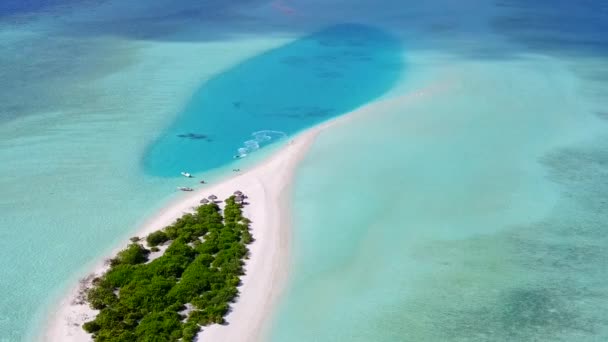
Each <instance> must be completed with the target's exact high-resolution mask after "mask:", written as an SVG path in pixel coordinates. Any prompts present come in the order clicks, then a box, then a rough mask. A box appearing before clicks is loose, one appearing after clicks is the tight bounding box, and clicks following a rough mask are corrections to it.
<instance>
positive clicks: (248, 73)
mask: <svg viewBox="0 0 608 342" xmlns="http://www.w3.org/2000/svg"><path fill="white" fill-rule="evenodd" d="M401 55H402V47H401V45H400V43H399V42H398V41H397V40H396V39H395V38H393V37H392V36H391V35H390V34H388V33H386V32H383V31H381V30H378V29H376V28H372V27H368V26H363V25H357V24H343V25H337V26H332V27H330V28H327V29H325V30H322V31H320V32H317V33H314V34H311V35H309V36H305V37H303V38H301V39H298V40H296V41H294V42H291V43H289V44H286V45H284V46H282V47H279V48H276V49H274V50H271V51H268V52H266V53H263V54H261V55H258V56H255V57H253V58H251V59H249V60H246V61H245V62H243V63H241V64H239V65H237V66H235V67H233V68H232V69H230V70H227V71H225V72H223V73H221V74H219V75H218V76H217V77H215V78H213V79H211V80H209V81H208V82H206V83H205V84H203V85H202V87H201V88H200V89H199V90H198V91H197V92H196V94H195V96H194V97H193V98H192V100H191V102H190V103H189V104H187V105H186V106H185V108H184V110H183V111H182V112H181V113H180V114H179V115H178V117H177V118H176V120H175V122H173V124H172V125H171V126H170V127H169V128H168V129H167V130H166V131H165V132H164V133H163V134H162V135H161V136H160V137H159V138H158V139H157V140H156V141H155V142H153V143H152V144H151V145H150V146H149V148H148V149H147V151H146V153H145V154H144V157H143V168H144V170H145V172H147V173H149V174H152V175H156V176H163V177H173V176H176V175H179V173H180V171H184V170H188V171H190V172H200V171H206V170H210V169H213V168H217V167H220V166H222V165H226V164H227V163H229V162H231V161H232V160H233V159H234V157H235V156H245V155H247V154H250V153H252V152H255V150H256V149H258V148H259V147H263V146H264V145H267V144H269V143H273V142H275V141H277V140H279V139H281V138H284V137H286V136H288V135H291V134H294V133H296V132H298V131H301V130H303V129H305V128H308V127H311V126H313V125H315V124H317V123H319V122H322V121H325V120H327V119H330V118H332V117H335V116H337V115H340V114H344V113H346V112H349V111H352V110H353V109H355V108H357V107H359V106H361V105H364V104H365V103H367V102H369V101H371V100H373V99H376V98H378V97H379V96H381V95H382V94H384V93H385V92H386V91H387V90H389V89H390V88H391V87H392V86H393V85H394V83H395V82H396V81H397V79H398V78H399V77H400V74H401V72H402V69H403V64H402V56H401ZM201 58H204V56H201ZM193 137H194V138H193ZM196 137H204V138H201V139H197V138H196Z"/></svg>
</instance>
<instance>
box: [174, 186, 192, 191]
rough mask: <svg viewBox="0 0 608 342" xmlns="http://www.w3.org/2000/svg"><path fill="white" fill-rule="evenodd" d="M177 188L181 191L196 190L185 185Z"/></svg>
mask: <svg viewBox="0 0 608 342" xmlns="http://www.w3.org/2000/svg"><path fill="white" fill-rule="evenodd" d="M177 190H181V191H194V189H192V188H188V187H185V186H178V187H177Z"/></svg>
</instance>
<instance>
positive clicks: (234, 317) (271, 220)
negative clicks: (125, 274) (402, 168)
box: [41, 125, 327, 342]
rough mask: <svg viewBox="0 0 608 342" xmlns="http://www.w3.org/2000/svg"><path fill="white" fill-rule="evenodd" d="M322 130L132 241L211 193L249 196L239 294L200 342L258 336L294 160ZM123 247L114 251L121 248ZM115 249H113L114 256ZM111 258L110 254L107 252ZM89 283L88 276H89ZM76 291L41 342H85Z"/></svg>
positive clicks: (281, 244)
mask: <svg viewBox="0 0 608 342" xmlns="http://www.w3.org/2000/svg"><path fill="white" fill-rule="evenodd" d="M326 126H327V125H321V126H318V127H315V128H313V129H310V130H308V131H306V132H304V133H302V134H300V135H298V136H297V137H296V138H295V139H293V140H291V141H290V142H289V143H288V144H287V145H285V146H284V147H282V148H281V149H279V150H278V151H277V152H276V153H274V154H273V155H271V156H270V157H268V158H267V159H266V160H265V161H262V162H261V163H260V164H258V165H257V166H255V167H253V168H252V169H251V170H243V171H242V172H240V173H239V174H238V175H236V176H234V177H232V178H229V179H227V180H225V181H223V182H221V183H218V184H215V185H206V186H203V187H202V188H201V189H197V190H195V191H194V192H192V193H188V194H184V197H183V198H181V199H179V200H177V201H175V202H174V203H172V204H170V205H169V206H167V207H165V208H164V209H162V210H161V211H160V212H159V213H157V214H156V215H155V216H154V217H152V218H150V219H149V220H148V221H147V222H146V223H145V224H144V225H143V226H142V228H141V229H140V230H139V231H137V232H135V233H134V234H133V235H134V236H139V237H145V236H146V235H147V234H149V233H150V232H153V231H156V230H158V229H161V228H163V227H165V226H167V225H169V224H171V223H172V222H173V221H175V220H176V219H177V218H179V217H181V216H182V215H183V214H184V213H186V212H190V211H192V208H193V207H195V206H198V205H200V204H199V201H200V200H201V199H202V198H205V197H207V196H209V195H211V194H215V195H216V196H218V197H219V198H220V199H224V198H227V197H228V196H230V195H231V194H232V193H233V192H234V191H236V190H240V191H242V192H244V193H245V194H246V195H247V196H248V197H249V200H248V201H249V202H250V204H249V205H248V206H246V207H245V208H244V214H245V216H246V217H248V218H250V219H251V221H252V224H251V232H252V235H253V237H254V239H255V241H254V242H253V243H252V244H251V245H250V246H249V248H250V252H251V253H250V258H249V260H247V261H246V265H245V271H246V275H245V276H243V278H242V280H243V285H242V286H241V287H240V288H239V290H240V295H239V297H238V298H237V302H236V303H234V304H233V305H232V310H231V312H230V313H229V314H228V316H227V317H226V321H227V322H228V324H227V325H217V324H216V325H212V326H209V327H204V328H203V330H202V332H201V333H200V334H199V339H200V340H205V341H252V340H259V339H260V338H261V336H262V334H263V333H264V326H263V323H264V321H265V319H266V318H267V317H268V315H269V312H270V310H271V308H272V305H273V303H274V302H275V301H276V299H277V297H278V296H279V294H280V293H281V289H282V286H283V283H284V280H285V278H286V273H287V263H288V260H289V253H288V247H289V229H288V225H289V211H288V206H287V204H288V198H287V197H288V191H289V184H290V181H291V178H292V174H293V172H294V169H295V166H296V165H297V163H298V161H299V160H301V159H302V157H303V156H304V155H305V153H306V151H307V150H308V147H309V146H310V144H311V143H312V142H313V140H314V137H315V136H316V134H317V133H318V132H319V131H320V130H322V129H323V128H324V127H326ZM126 244H127V242H125V244H124V245H123V246H121V247H120V249H122V248H124V247H126ZM118 250H119V249H118V248H117V249H116V251H118ZM113 254H114V253H113ZM106 269H107V267H106V266H105V265H104V263H103V261H100V262H99V264H98V265H97V266H96V267H95V269H94V271H93V272H92V274H95V275H100V274H102V273H103V272H104V271H106ZM91 278H92V277H91ZM80 288H81V286H80V285H79V286H77V287H75V288H74V289H73V290H71V291H70V292H69V294H68V296H66V297H65V298H64V299H62V300H61V302H60V303H59V304H58V306H57V310H56V311H54V312H53V313H52V315H50V317H51V318H50V319H49V322H48V323H47V328H46V329H45V331H44V332H43V335H42V336H41V340H43V341H62V342H69V341H78V342H82V341H90V340H91V336H90V335H89V334H87V333H86V332H85V331H84V330H82V328H81V325H82V323H84V322H86V321H88V320H90V319H92V318H93V317H94V316H95V315H96V311H95V310H92V309H90V308H89V307H88V305H86V304H80V303H78V299H77V298H78V296H79V292H80V291H79V290H80Z"/></svg>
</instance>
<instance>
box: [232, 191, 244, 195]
mask: <svg viewBox="0 0 608 342" xmlns="http://www.w3.org/2000/svg"><path fill="white" fill-rule="evenodd" d="M234 195H235V196H242V195H243V192H242V191H240V190H237V191H235V192H234Z"/></svg>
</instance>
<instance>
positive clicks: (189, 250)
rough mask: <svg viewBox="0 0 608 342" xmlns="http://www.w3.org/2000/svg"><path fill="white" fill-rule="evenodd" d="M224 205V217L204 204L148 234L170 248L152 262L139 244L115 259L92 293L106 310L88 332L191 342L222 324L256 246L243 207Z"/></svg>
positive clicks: (112, 339) (115, 338) (99, 336)
mask: <svg viewBox="0 0 608 342" xmlns="http://www.w3.org/2000/svg"><path fill="white" fill-rule="evenodd" d="M225 202H226V205H225V207H224V210H223V212H222V210H221V209H220V207H219V206H218V205H217V204H215V203H211V204H205V205H202V206H200V207H198V208H197V209H196V211H195V212H194V213H193V214H186V215H184V216H182V217H181V218H179V219H178V220H177V221H175V223H173V224H172V225H170V226H168V227H165V228H164V229H162V230H159V231H156V232H154V233H151V234H150V235H148V236H147V237H146V242H147V244H148V246H149V247H156V246H158V245H160V244H164V243H168V244H169V246H168V248H167V249H166V250H165V252H164V253H163V255H162V256H160V257H158V258H156V259H154V260H152V261H150V262H148V255H149V254H150V251H149V250H148V249H146V247H144V246H143V245H141V244H139V243H138V242H133V243H131V244H130V245H129V246H128V247H127V248H126V249H124V250H122V251H120V252H119V253H118V254H117V255H116V257H115V258H113V259H111V261H110V269H109V270H108V271H107V272H106V273H105V274H104V275H103V276H101V277H99V278H97V279H95V280H94V281H93V286H92V287H91V288H90V289H89V290H88V291H87V301H88V303H89V305H90V306H91V307H92V308H94V309H97V310H100V312H99V314H98V315H97V316H96V317H95V319H93V320H92V321H89V322H87V323H85V324H84V325H83V329H84V330H85V331H87V332H89V333H91V334H93V339H94V340H95V341H98V342H106V341H107V342H119V341H120V342H122V341H124V342H126V341H129V342H131V341H178V340H181V341H192V340H193V339H194V337H195V336H196V334H197V332H198V331H199V330H200V327H201V326H204V325H208V324H212V323H220V324H221V323H223V322H224V316H225V315H226V313H227V312H228V309H229V306H230V303H232V302H233V301H234V300H235V298H236V297H237V296H238V293H239V292H238V289H237V286H238V285H239V283H240V279H239V277H240V276H241V275H243V274H244V271H243V264H244V262H243V259H244V258H246V257H247V254H248V249H247V244H249V243H250V242H251V241H253V238H252V236H251V233H250V232H249V220H247V219H246V218H244V217H243V216H242V211H241V206H240V204H238V203H236V202H235V200H234V197H230V198H228V199H227V200H226V201H225ZM186 304H191V310H189V313H188V314H187V315H186V314H184V310H185V309H186Z"/></svg>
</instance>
